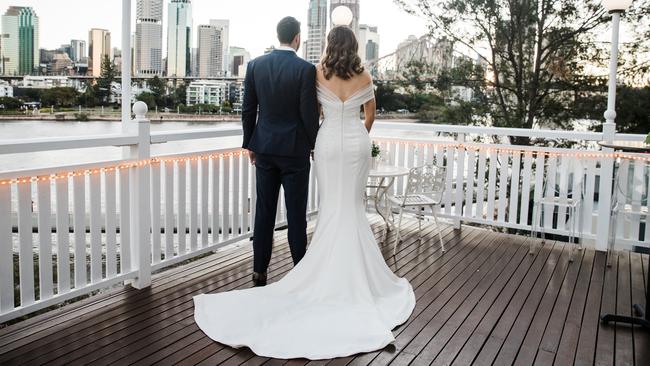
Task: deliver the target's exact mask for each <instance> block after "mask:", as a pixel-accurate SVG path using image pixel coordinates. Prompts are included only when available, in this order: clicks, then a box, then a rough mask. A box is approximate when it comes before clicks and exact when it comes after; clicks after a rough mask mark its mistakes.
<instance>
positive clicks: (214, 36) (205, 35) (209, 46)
mask: <svg viewBox="0 0 650 366" xmlns="http://www.w3.org/2000/svg"><path fill="white" fill-rule="evenodd" d="M221 36H222V33H221V28H217V27H216V26H214V25H199V28H198V31H197V37H198V46H199V47H198V58H199V60H198V62H199V69H198V75H197V76H198V77H200V78H213V77H218V76H222V75H223V64H224V62H223V44H222V42H221Z"/></svg>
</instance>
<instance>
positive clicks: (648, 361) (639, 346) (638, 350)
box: [630, 253, 650, 365]
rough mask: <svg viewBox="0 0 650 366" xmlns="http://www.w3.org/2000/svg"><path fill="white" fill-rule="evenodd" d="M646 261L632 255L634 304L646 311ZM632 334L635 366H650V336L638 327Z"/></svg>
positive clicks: (637, 255) (635, 254) (636, 254)
mask: <svg viewBox="0 0 650 366" xmlns="http://www.w3.org/2000/svg"><path fill="white" fill-rule="evenodd" d="M646 257H647V256H646ZM644 260H645V261H647V260H648V259H647V258H643V257H642V255H641V254H639V253H630V270H631V286H632V304H640V305H641V306H643V308H644V309H648V304H646V303H645V302H646V293H645V276H644V273H643V261H644ZM646 264H647V262H646ZM632 332H633V336H634V364H635V365H650V349H649V348H648V345H650V334H649V333H648V331H647V330H643V329H639V328H636V327H635V328H633V329H632Z"/></svg>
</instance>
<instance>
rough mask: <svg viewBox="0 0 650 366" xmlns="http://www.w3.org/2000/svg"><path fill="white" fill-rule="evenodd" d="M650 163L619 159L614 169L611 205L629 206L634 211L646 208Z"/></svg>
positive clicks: (648, 192)
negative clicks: (614, 179)
mask: <svg viewBox="0 0 650 366" xmlns="http://www.w3.org/2000/svg"><path fill="white" fill-rule="evenodd" d="M649 197H650V162H647V161H643V160H629V159H621V161H620V162H619V164H617V168H616V181H615V189H614V201H613V204H624V205H631V206H632V208H633V209H634V210H639V209H641V208H646V209H647V208H648V203H649V202H648V199H649Z"/></svg>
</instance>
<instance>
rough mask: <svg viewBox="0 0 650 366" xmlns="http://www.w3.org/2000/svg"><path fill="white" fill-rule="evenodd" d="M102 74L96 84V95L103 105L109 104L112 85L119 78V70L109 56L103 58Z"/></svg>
mask: <svg viewBox="0 0 650 366" xmlns="http://www.w3.org/2000/svg"><path fill="white" fill-rule="evenodd" d="M101 67H102V72H101V74H100V75H99V78H98V79H97V83H96V84H95V95H96V96H97V99H98V100H99V102H100V103H101V104H103V105H106V104H108V102H109V99H110V96H111V84H112V83H113V82H114V81H115V79H116V77H117V68H116V66H115V63H113V62H112V61H111V60H110V58H109V57H108V55H104V57H103V58H102V66H101Z"/></svg>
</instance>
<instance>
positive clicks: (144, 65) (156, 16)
mask: <svg viewBox="0 0 650 366" xmlns="http://www.w3.org/2000/svg"><path fill="white" fill-rule="evenodd" d="M162 19H163V0H138V3H137V9H136V18H135V74H136V76H140V77H143V76H144V77H146V76H154V75H158V76H160V75H162V71H163V70H162Z"/></svg>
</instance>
